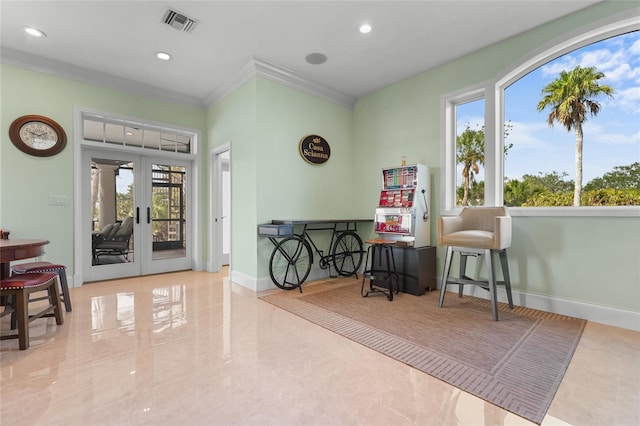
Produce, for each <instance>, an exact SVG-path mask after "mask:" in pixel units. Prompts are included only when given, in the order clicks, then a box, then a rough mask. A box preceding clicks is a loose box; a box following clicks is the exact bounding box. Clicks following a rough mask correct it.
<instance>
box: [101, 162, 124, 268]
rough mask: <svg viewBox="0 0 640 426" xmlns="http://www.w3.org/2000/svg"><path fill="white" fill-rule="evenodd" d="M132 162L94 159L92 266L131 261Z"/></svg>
mask: <svg viewBox="0 0 640 426" xmlns="http://www.w3.org/2000/svg"><path fill="white" fill-rule="evenodd" d="M133 166H134V164H133V163H132V162H127V161H121V160H110V159H102V158H92V159H91V212H92V221H91V233H92V241H91V256H92V259H93V261H92V265H94V266H97V265H113V264H117V263H125V262H132V261H133V256H134V245H133V202H134V200H133V194H134V179H133V176H134V174H133Z"/></svg>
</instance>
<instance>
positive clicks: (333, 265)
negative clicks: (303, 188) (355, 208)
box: [258, 219, 372, 291]
mask: <svg viewBox="0 0 640 426" xmlns="http://www.w3.org/2000/svg"><path fill="white" fill-rule="evenodd" d="M371 221H372V220H371V219H350V220H306V221H305V220H274V221H272V223H271V224H266V225H259V226H258V232H259V234H260V235H261V236H265V237H269V239H270V240H271V242H272V243H273V244H274V246H275V247H274V249H273V252H272V253H271V257H270V258H269V275H270V276H271V280H272V281H273V283H274V284H275V285H276V286H278V287H280V288H282V289H284V290H292V289H295V288H300V286H301V285H302V283H304V282H305V280H306V279H307V277H308V276H309V272H311V266H312V265H313V262H314V256H313V252H314V251H315V253H316V254H317V256H318V259H319V260H318V266H320V268H321V269H329V275H330V276H331V277H337V276H345V277H348V276H352V275H355V276H356V277H357V276H358V270H359V269H360V266H361V265H362V259H363V257H364V249H363V246H362V239H361V238H360V236H359V235H358V234H357V232H356V226H357V223H360V222H371ZM296 225H299V226H300V225H301V226H302V227H303V228H302V232H300V233H294V226H296ZM315 231H331V241H330V242H329V247H328V249H327V250H321V249H320V248H318V246H317V245H316V243H315V242H314V241H313V238H312V237H311V234H310V232H315ZM325 251H326V252H327V254H325ZM300 291H302V289H301V288H300Z"/></svg>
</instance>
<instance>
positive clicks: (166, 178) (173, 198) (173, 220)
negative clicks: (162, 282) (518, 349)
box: [142, 158, 192, 274]
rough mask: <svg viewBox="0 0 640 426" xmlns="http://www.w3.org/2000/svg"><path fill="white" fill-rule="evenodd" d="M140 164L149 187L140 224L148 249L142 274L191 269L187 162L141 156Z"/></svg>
mask: <svg viewBox="0 0 640 426" xmlns="http://www.w3.org/2000/svg"><path fill="white" fill-rule="evenodd" d="M142 164H143V169H144V171H145V173H144V176H145V178H146V180H147V182H146V185H145V186H146V187H147V188H148V191H147V192H146V194H145V197H146V203H145V206H144V209H145V210H144V212H143V216H144V217H143V219H144V220H143V221H144V223H143V226H142V227H143V230H144V233H143V235H144V238H147V239H148V240H147V244H145V246H147V247H149V249H150V250H148V251H147V252H146V253H145V261H144V262H143V269H142V273H143V274H156V273H160V272H168V271H177V270H184V269H191V266H192V262H191V246H192V244H191V241H190V239H191V219H190V218H191V209H190V208H189V205H190V200H189V199H188V194H189V193H190V192H189V186H190V185H191V184H190V182H191V168H190V165H189V163H187V162H180V161H174V160H168V159H158V158H144V159H143V161H142Z"/></svg>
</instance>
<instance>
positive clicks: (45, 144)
mask: <svg viewBox="0 0 640 426" xmlns="http://www.w3.org/2000/svg"><path fill="white" fill-rule="evenodd" d="M9 138H11V142H13V144H14V145H15V146H16V147H17V148H18V149H19V150H20V151H22V152H25V153H27V154H30V155H35V156H36V157H50V156H52V155H56V154H57V153H59V152H60V151H62V150H63V149H64V147H65V145H66V144H67V135H66V134H65V132H64V129H63V128H62V126H60V125H59V124H58V123H56V122H55V121H53V120H52V119H50V118H47V117H43V116H41V115H24V116H22V117H20V118H16V119H15V120H14V122H13V123H11V127H9Z"/></svg>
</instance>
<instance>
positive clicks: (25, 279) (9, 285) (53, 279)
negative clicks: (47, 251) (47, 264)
mask: <svg viewBox="0 0 640 426" xmlns="http://www.w3.org/2000/svg"><path fill="white" fill-rule="evenodd" d="M58 280H59V278H58V274H56V273H53V272H42V273H32V274H20V275H14V276H12V277H9V278H5V279H4V280H2V281H0V296H8V297H7V298H6V300H7V305H5V310H4V311H3V312H2V313H0V317H3V316H5V315H7V314H12V313H15V314H16V316H17V322H18V333H17V334H9V335H3V336H0V339H2V340H5V339H15V338H17V339H18V347H19V348H20V350H25V349H28V348H29V323H30V322H31V321H33V320H36V319H38V318H41V317H43V316H45V315H47V314H49V313H53V314H54V316H55V318H56V324H58V325H62V324H64V317H63V316H62V303H61V301H60V292H59V291H58ZM45 290H46V291H47V292H48V295H49V297H48V298H47V299H48V300H49V305H48V306H46V307H45V308H44V309H42V310H41V311H39V312H38V313H36V314H34V315H29V295H30V294H31V293H35V292H38V291H45Z"/></svg>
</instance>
